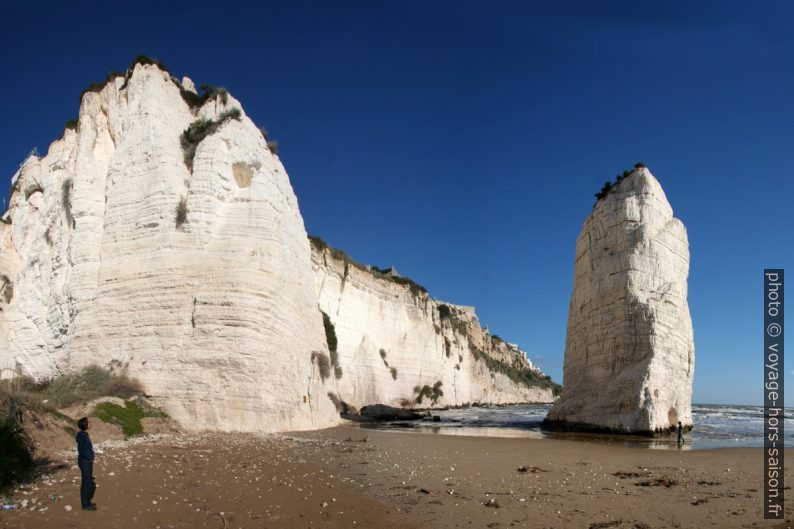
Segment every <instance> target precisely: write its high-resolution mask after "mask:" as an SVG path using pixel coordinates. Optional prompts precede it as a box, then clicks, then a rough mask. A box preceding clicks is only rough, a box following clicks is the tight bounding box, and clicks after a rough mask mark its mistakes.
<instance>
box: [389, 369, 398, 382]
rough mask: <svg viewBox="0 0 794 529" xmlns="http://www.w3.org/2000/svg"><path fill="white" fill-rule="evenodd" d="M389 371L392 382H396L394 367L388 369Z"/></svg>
mask: <svg viewBox="0 0 794 529" xmlns="http://www.w3.org/2000/svg"><path fill="white" fill-rule="evenodd" d="M389 371H391V378H392V380H397V368H396V367H390V368H389Z"/></svg>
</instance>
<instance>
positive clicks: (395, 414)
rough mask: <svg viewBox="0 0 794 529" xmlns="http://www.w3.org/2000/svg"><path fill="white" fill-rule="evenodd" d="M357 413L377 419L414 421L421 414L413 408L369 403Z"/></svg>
mask: <svg viewBox="0 0 794 529" xmlns="http://www.w3.org/2000/svg"><path fill="white" fill-rule="evenodd" d="M359 414H360V415H361V416H362V417H367V418H369V419H374V420H378V421H416V420H419V419H421V418H422V415H420V414H418V413H416V412H415V411H413V410H405V409H401V408H395V407H393V406H387V405H385V404H370V405H369V406H364V407H363V408H361V410H359Z"/></svg>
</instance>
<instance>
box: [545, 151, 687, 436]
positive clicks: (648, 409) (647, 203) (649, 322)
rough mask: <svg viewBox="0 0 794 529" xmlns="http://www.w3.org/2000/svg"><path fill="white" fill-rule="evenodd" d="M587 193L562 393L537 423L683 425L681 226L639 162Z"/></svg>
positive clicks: (656, 428) (630, 428) (612, 427)
mask: <svg viewBox="0 0 794 529" xmlns="http://www.w3.org/2000/svg"><path fill="white" fill-rule="evenodd" d="M596 197H597V201H596V204H595V206H594V207H593V211H592V212H591V213H590V215H589V216H588V217H587V219H586V220H585V222H584V226H583V227H582V231H581V233H580V235H579V239H578V241H577V243H576V264H575V267H574V286H573V295H572V296H571V304H570V308H569V312H568V331H567V336H566V342H565V364H564V368H563V389H562V395H561V397H560V399H559V400H558V401H557V402H556V403H555V404H554V406H553V407H552V408H551V410H550V411H549V414H548V416H547V417H546V420H545V421H544V424H545V425H546V426H547V427H550V428H555V429H566V430H591V431H612V432H619V433H632V434H645V435H647V434H650V435H654V434H672V433H674V432H675V431H676V427H677V425H679V426H678V428H679V432H682V430H683V429H691V428H692V379H693V374H694V367H695V347H694V341H693V336H692V320H691V318H690V315H689V306H688V304H687V276H688V275H689V243H688V241H687V235H686V228H684V225H683V223H681V221H680V220H678V219H676V218H675V217H673V210H672V208H671V207H670V204H669V202H668V201H667V198H666V196H665V194H664V191H663V190H662V186H661V185H659V182H658V181H657V180H656V178H654V176H653V175H652V174H651V172H650V171H649V170H648V168H647V167H645V165H644V164H641V163H640V164H637V165H636V166H635V169H634V170H633V171H625V172H624V173H623V175H621V176H619V177H618V181H617V182H616V183H614V184H612V183H608V184H607V185H605V186H604V188H603V189H602V190H601V192H600V193H598V194H597V195H596ZM680 435H682V434H680Z"/></svg>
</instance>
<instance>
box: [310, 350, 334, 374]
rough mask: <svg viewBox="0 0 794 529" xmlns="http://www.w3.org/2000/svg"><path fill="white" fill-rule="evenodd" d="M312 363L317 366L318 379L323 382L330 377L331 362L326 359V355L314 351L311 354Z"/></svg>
mask: <svg viewBox="0 0 794 529" xmlns="http://www.w3.org/2000/svg"><path fill="white" fill-rule="evenodd" d="M312 362H314V363H315V364H317V368H318V369H319V370H320V378H322V379H323V380H325V379H327V378H328V377H330V376H331V361H330V360H329V359H328V355H326V354H325V353H321V352H319V351H314V352H313V353H312Z"/></svg>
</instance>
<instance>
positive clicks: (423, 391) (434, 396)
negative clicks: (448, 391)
mask: <svg viewBox="0 0 794 529" xmlns="http://www.w3.org/2000/svg"><path fill="white" fill-rule="evenodd" d="M442 385H443V383H442V382H441V381H440V380H438V381H436V383H435V384H433V386H432V387H430V386H428V385H427V384H425V385H424V386H422V387H419V386H416V387H414V393H416V398H415V399H414V402H416V403H417V404H422V400H423V399H424V398H425V397H427V398H429V399H430V400H431V401H432V402H433V404H437V403H438V399H439V398H440V397H442V396H443V395H444V392H443V391H442V390H441V386H442Z"/></svg>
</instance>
